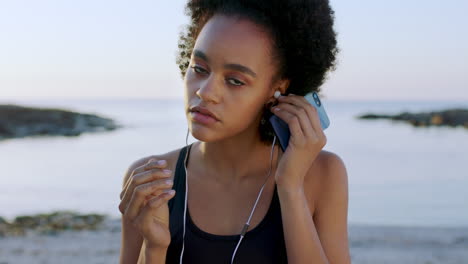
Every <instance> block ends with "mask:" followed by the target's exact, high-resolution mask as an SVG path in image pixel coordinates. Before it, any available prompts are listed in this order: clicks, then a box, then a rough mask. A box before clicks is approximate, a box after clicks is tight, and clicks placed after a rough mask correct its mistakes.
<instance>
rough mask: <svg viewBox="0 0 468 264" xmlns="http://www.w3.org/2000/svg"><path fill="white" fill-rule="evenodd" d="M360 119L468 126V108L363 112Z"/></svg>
mask: <svg viewBox="0 0 468 264" xmlns="http://www.w3.org/2000/svg"><path fill="white" fill-rule="evenodd" d="M357 118H358V119H391V120H396V121H404V122H407V123H409V124H411V125H413V126H415V127H429V126H450V127H457V126H462V127H464V128H468V109H460V108H458V109H448V110H443V111H437V112H428V113H408V112H403V113H401V114H397V115H378V114H372V113H371V114H363V115H360V116H358V117H357Z"/></svg>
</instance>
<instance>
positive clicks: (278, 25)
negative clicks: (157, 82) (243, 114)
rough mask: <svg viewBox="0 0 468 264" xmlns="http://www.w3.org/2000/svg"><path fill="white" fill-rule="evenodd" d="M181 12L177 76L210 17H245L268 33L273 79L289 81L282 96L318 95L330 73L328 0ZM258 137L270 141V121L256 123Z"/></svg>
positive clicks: (208, 5)
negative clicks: (185, 22) (185, 17)
mask: <svg viewBox="0 0 468 264" xmlns="http://www.w3.org/2000/svg"><path fill="white" fill-rule="evenodd" d="M185 13H186V14H187V15H188V16H189V17H190V24H189V25H187V27H186V28H185V30H183V31H182V32H181V34H180V38H179V51H178V55H177V58H176V62H177V64H178V65H179V68H180V72H181V75H182V78H183V77H184V76H185V73H186V71H187V68H188V66H189V64H190V56H191V54H192V51H193V47H194V45H195V41H196V39H197V37H198V34H199V33H200V31H201V29H202V28H203V26H204V25H205V24H206V22H207V21H208V20H209V19H210V18H211V17H212V16H213V15H215V14H223V15H228V16H234V17H239V18H246V19H249V20H251V21H252V22H254V23H256V24H257V25H260V26H262V27H263V28H264V29H265V30H266V31H267V32H268V33H270V36H271V39H272V44H273V54H272V56H273V57H274V58H275V61H277V62H278V64H277V65H278V67H277V74H276V75H275V76H274V79H275V80H276V79H283V78H285V79H288V80H289V81H290V83H289V87H288V88H287V91H286V94H289V93H293V94H296V95H302V96H304V95H306V94H307V93H310V92H312V91H315V92H317V93H320V86H321V85H322V84H323V82H324V81H325V79H326V74H327V72H328V71H329V70H335V67H336V56H337V53H338V51H339V49H338V47H337V41H336V32H335V31H334V29H333V23H334V11H333V10H332V8H331V7H330V4H329V1H328V0H189V2H188V3H187V5H186V7H185ZM266 110H267V108H265V111H264V112H265V113H264V117H266V118H268V117H269V116H270V115H271V113H270V114H269V112H270V111H266ZM267 120H268V119H267ZM260 134H261V139H262V141H263V142H270V141H271V140H272V135H273V134H272V129H271V126H270V125H269V122H266V124H260Z"/></svg>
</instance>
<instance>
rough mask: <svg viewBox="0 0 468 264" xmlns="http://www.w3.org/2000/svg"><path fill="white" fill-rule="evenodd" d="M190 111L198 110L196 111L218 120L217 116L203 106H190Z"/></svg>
mask: <svg viewBox="0 0 468 264" xmlns="http://www.w3.org/2000/svg"><path fill="white" fill-rule="evenodd" d="M190 112H198V113H201V114H204V115H207V116H211V117H212V118H214V119H216V120H217V121H219V119H218V117H217V116H216V115H215V114H213V113H212V112H211V111H210V110H208V109H207V108H205V107H201V106H194V107H192V108H190Z"/></svg>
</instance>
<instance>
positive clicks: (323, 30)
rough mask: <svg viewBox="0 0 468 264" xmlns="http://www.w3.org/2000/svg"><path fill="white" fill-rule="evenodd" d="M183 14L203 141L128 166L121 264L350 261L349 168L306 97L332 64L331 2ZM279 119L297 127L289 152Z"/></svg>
mask: <svg viewBox="0 0 468 264" xmlns="http://www.w3.org/2000/svg"><path fill="white" fill-rule="evenodd" d="M186 10H187V13H188V15H189V16H190V17H191V23H190V25H189V26H188V28H187V31H185V32H183V33H182V34H181V38H180V43H179V56H178V59H177V62H178V64H179V67H180V69H181V73H182V76H183V78H184V83H185V110H186V115H187V119H188V127H189V130H190V132H191V133H192V135H193V137H195V138H196V139H198V140H199V141H197V142H195V143H193V144H191V145H190V146H185V147H183V148H181V149H177V150H174V151H171V152H168V153H165V154H161V155H153V156H150V157H145V158H142V159H140V160H138V161H136V162H134V163H133V164H132V165H131V166H130V167H129V169H128V171H127V173H126V175H125V177H124V182H123V190H122V193H121V203H120V206H119V210H120V211H121V213H122V214H123V217H122V250H121V256H120V262H121V263H136V262H137V261H138V259H139V262H140V263H181V262H182V261H183V262H184V263H350V256H349V247H348V236H347V210H348V182H347V173H346V168H345V166H344V163H343V161H342V160H341V158H340V157H339V156H338V155H336V154H334V153H332V152H328V151H324V150H322V148H323V147H324V146H325V144H326V137H325V135H324V133H323V131H322V129H321V126H320V121H319V119H318V115H317V111H316V110H315V108H314V107H312V106H311V105H310V104H309V103H308V102H307V101H306V100H305V99H304V98H303V97H302V96H304V95H305V94H306V93H309V92H311V91H316V92H319V87H320V85H321V84H322V83H323V81H324V79H325V75H326V73H327V72H328V71H329V70H330V69H333V67H334V63H335V55H336V53H337V47H336V34H335V32H334V30H333V11H332V9H331V8H330V6H329V3H328V1H327V0H308V1H299V0H290V1H285V0H274V1H273V0H264V1H259V0H243V1H241V0H237V1H236V0H226V1H215V0H193V1H189V3H188V4H187V9H186ZM279 93H280V94H282V95H285V96H280V97H279V98H277V97H278V96H277V95H278V94H279ZM275 95H276V96H275ZM273 105H274V106H275V107H273V108H272V106H273ZM274 109H279V110H274ZM271 114H275V115H277V116H278V117H280V118H281V119H282V120H284V121H285V122H286V123H287V124H288V126H289V128H290V131H291V138H290V141H289V146H288V147H287V148H286V150H285V151H284V153H283V151H282V150H281V149H280V148H279V145H278V143H277V139H276V137H275V136H274V134H273V133H272V129H271V126H270V124H269V123H268V122H267V121H266V120H268V117H269V116H270V115H271ZM184 167H185V169H184ZM270 175H274V177H269V176H270ZM167 180H169V181H167ZM171 190H172V191H173V192H172V193H171V192H170V191H171ZM188 190H189V191H188ZM174 191H175V192H174ZM186 194H187V195H186ZM169 200H170V201H169ZM169 220H170V221H169ZM240 234H242V235H240Z"/></svg>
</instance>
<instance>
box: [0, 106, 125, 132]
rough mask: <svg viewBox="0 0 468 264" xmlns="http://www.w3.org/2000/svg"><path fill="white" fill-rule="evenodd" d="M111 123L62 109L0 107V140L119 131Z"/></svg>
mask: <svg viewBox="0 0 468 264" xmlns="http://www.w3.org/2000/svg"><path fill="white" fill-rule="evenodd" d="M120 127H121V126H120V125H118V124H116V123H115V121H114V120H112V119H109V118H104V117H99V116H97V115H94V114H82V113H76V112H72V111H67V110H61V109H46V108H32V107H23V106H18V105H0V140H2V139H8V138H23V137H28V136H39V135H49V136H79V135H81V134H82V133H85V132H100V131H110V130H115V129H117V128H120Z"/></svg>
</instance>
